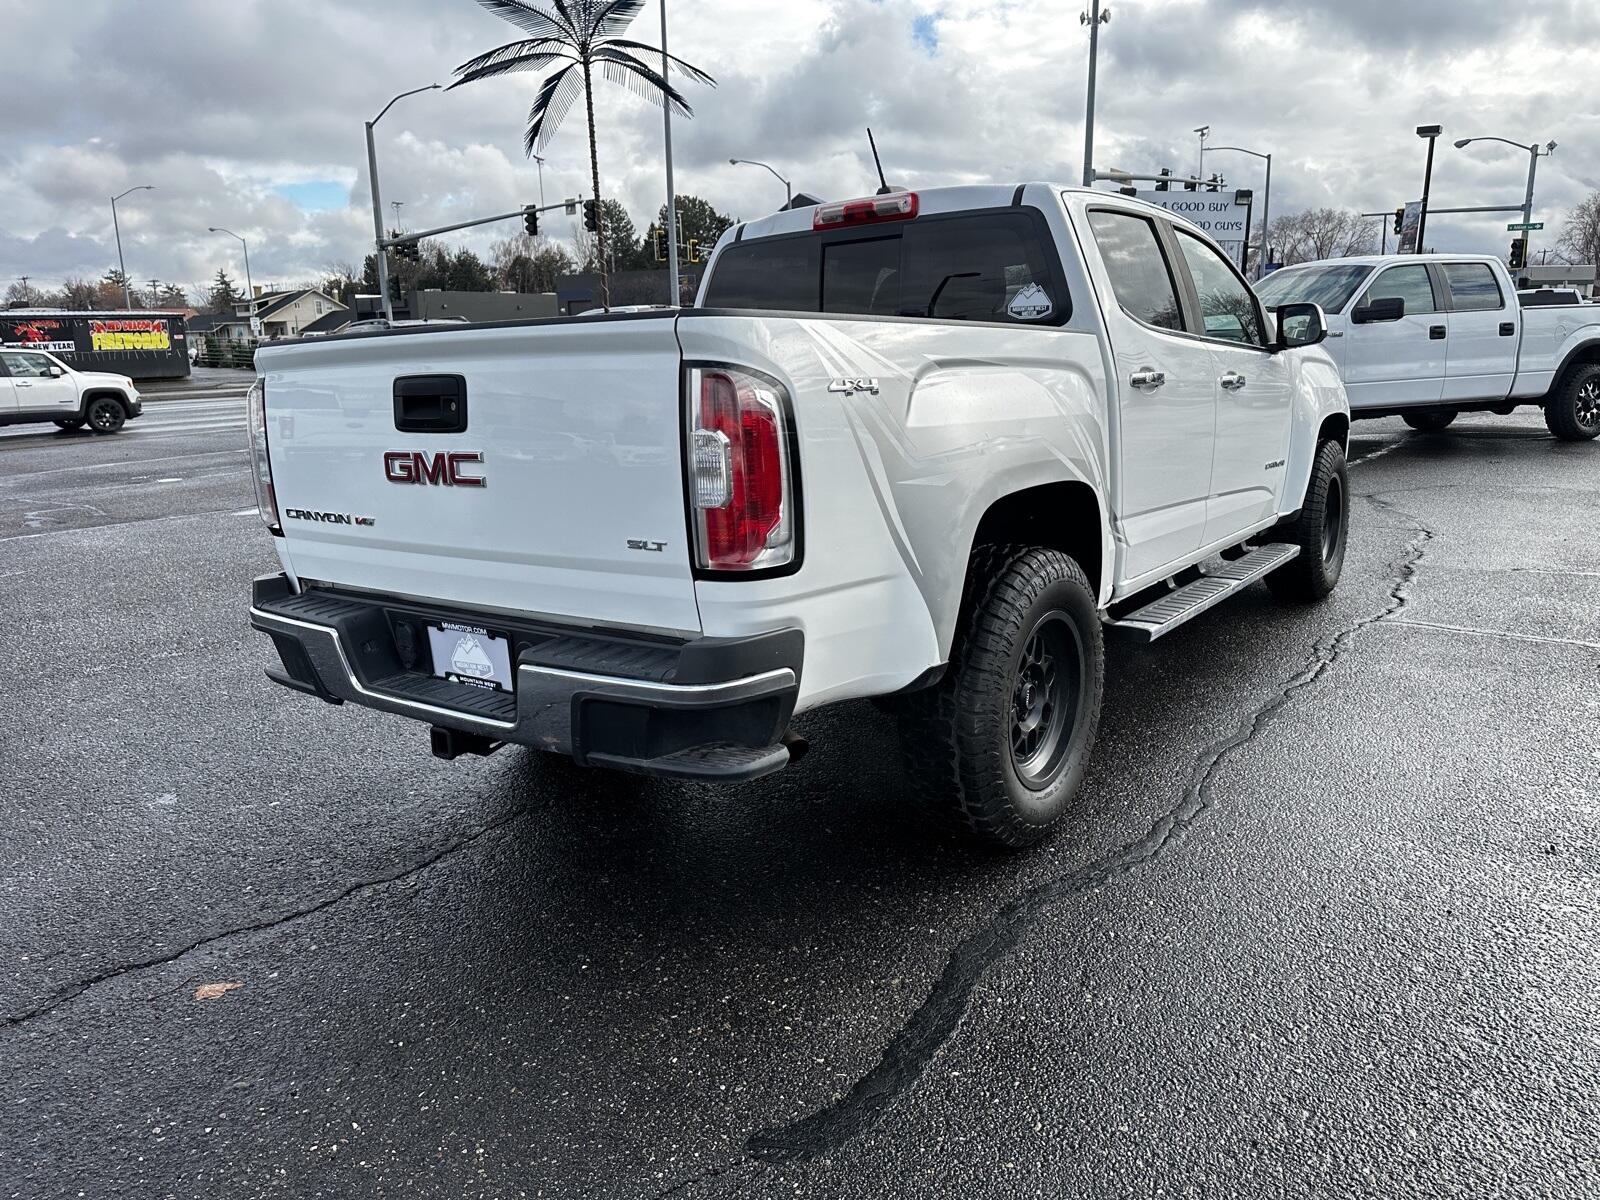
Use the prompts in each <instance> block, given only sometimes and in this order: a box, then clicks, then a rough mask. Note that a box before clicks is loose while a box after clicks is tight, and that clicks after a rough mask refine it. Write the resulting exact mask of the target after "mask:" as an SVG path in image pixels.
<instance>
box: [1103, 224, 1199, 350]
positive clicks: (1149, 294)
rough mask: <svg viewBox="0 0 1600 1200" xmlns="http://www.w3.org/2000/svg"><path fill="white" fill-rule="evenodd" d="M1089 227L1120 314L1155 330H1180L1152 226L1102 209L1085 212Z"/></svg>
mask: <svg viewBox="0 0 1600 1200" xmlns="http://www.w3.org/2000/svg"><path fill="white" fill-rule="evenodd" d="M1089 226H1090V228H1092V229H1093V230H1094V240H1095V244H1096V245H1097V246H1099V247H1100V257H1101V258H1103V259H1104V260H1105V264H1106V273H1107V274H1108V275H1110V276H1111V290H1112V291H1113V292H1115V293H1116V297H1117V303H1118V304H1120V305H1121V306H1122V309H1123V311H1124V312H1126V313H1127V314H1128V315H1129V316H1131V317H1134V318H1135V319H1136V320H1140V321H1143V322H1144V323H1145V324H1146V325H1154V326H1155V327H1156V328H1158V329H1182V328H1183V310H1182V309H1181V308H1180V307H1179V306H1178V288H1177V285H1176V284H1175V283H1173V281H1172V272H1171V271H1169V270H1167V259H1166V255H1164V254H1163V253H1162V252H1161V243H1160V242H1159V241H1158V240H1157V239H1156V227H1155V226H1154V225H1152V224H1151V223H1150V222H1149V221H1148V220H1146V219H1145V218H1144V217H1136V216H1134V215H1133V214H1132V213H1120V212H1108V211H1106V210H1104V209H1097V210H1094V211H1091V212H1090V213H1089Z"/></svg>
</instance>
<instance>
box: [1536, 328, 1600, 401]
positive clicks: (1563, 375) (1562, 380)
mask: <svg viewBox="0 0 1600 1200" xmlns="http://www.w3.org/2000/svg"><path fill="white" fill-rule="evenodd" d="M1593 363H1600V341H1595V342H1590V343H1589V344H1588V345H1587V346H1580V347H1578V349H1576V350H1574V351H1573V352H1572V355H1571V357H1570V358H1568V359H1567V361H1566V362H1564V363H1562V364H1561V369H1560V370H1559V371H1557V372H1556V377H1555V381H1554V382H1553V383H1551V385H1550V390H1549V392H1547V393H1545V394H1546V395H1547V396H1553V395H1555V393H1556V392H1557V391H1559V390H1560V389H1561V388H1562V387H1563V386H1564V385H1565V384H1566V382H1567V376H1569V375H1571V374H1572V373H1573V372H1574V371H1576V370H1577V369H1578V368H1579V367H1586V366H1589V365H1591V364H1593Z"/></svg>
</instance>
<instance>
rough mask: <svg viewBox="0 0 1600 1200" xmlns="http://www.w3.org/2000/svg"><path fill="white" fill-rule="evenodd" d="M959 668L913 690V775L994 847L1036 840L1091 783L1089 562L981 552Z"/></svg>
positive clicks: (1093, 669)
mask: <svg viewBox="0 0 1600 1200" xmlns="http://www.w3.org/2000/svg"><path fill="white" fill-rule="evenodd" d="M967 597H968V599H967V601H966V604H965V607H964V608H963V612H962V616H961V621H960V625H959V627H958V629H957V631H956V644H955V646H954V647H953V648H952V651H951V656H950V669H949V670H948V671H946V672H945V675H944V678H943V679H942V680H941V681H940V682H939V684H938V685H936V686H935V687H932V688H929V689H928V690H926V691H923V692H918V693H915V694H913V695H911V696H908V697H906V698H905V701H904V704H903V707H902V709H901V715H900V725H901V735H902V740H903V741H904V743H905V749H906V754H907V765H908V768H909V774H910V776H911V778H912V780H913V781H914V783H916V784H917V785H918V786H919V787H920V788H921V789H922V790H924V791H926V792H928V793H930V794H932V796H933V797H934V798H935V799H937V800H938V801H939V802H940V803H941V804H942V805H944V806H945V807H946V808H947V809H948V810H949V811H951V812H953V813H954V814H955V815H956V816H958V817H959V818H960V819H961V820H962V821H963V822H964V823H965V825H966V826H967V828H968V829H969V830H971V832H972V833H973V834H975V835H976V836H977V837H978V838H979V839H981V840H982V841H985V842H987V843H989V844H991V845H995V846H1001V847H1006V848H1017V847H1022V846H1027V845H1030V844H1032V843H1033V842H1036V841H1038V840H1039V839H1040V838H1042V837H1044V836H1045V835H1046V834H1048V833H1049V832H1050V831H1051V830H1052V829H1053V828H1055V827H1056V825H1057V824H1058V823H1059V822H1060V821H1061V819H1062V818H1063V817H1064V816H1065V814H1066V812H1067V810H1068V808H1069V807H1070V805H1071V802H1072V799H1073V797H1074V796H1075V795H1076V794H1077V791H1078V787H1079V785H1080V784H1081V783H1082V782H1083V776H1084V771H1085V769H1086V767H1087V765H1088V761H1089V753H1090V751H1091V750H1092V748H1093V746H1094V738H1095V733H1096V731H1097V729H1098V728H1099V724H1100V698H1101V693H1102V692H1103V690H1104V685H1105V660H1104V649H1103V646H1102V643H1101V635H1100V615H1099V611H1098V608H1097V605H1096V602H1095V596H1094V592H1093V590H1092V589H1091V588H1090V586H1089V581H1088V579H1087V577H1085V575H1084V573H1083V569H1082V568H1081V567H1080V566H1079V565H1078V564H1077V563H1076V562H1074V561H1073V560H1072V559H1071V558H1069V557H1068V556H1067V555H1065V554H1062V553H1061V552H1060V551H1057V550H1045V549H1040V548H1037V547H1022V546H991V547H983V548H980V549H979V550H978V551H977V552H976V553H974V555H973V561H972V565H971V568H970V574H969V577H968V583H967Z"/></svg>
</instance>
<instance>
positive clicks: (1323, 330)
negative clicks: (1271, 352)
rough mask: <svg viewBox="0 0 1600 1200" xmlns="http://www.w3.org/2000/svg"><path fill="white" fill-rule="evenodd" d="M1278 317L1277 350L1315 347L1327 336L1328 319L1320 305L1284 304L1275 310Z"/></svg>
mask: <svg viewBox="0 0 1600 1200" xmlns="http://www.w3.org/2000/svg"><path fill="white" fill-rule="evenodd" d="M1275 311H1276V313H1277V317H1278V340H1277V343H1276V344H1275V345H1274V347H1273V348H1274V349H1277V350H1294V349H1296V348H1297V347H1300V346H1315V345H1316V344H1317V343H1318V342H1320V341H1322V340H1323V339H1325V338H1326V337H1327V336H1328V318H1327V317H1325V316H1324V315H1323V313H1322V306H1321V305H1320V304H1285V305H1282V306H1281V307H1279V308H1278V309H1276V310H1275Z"/></svg>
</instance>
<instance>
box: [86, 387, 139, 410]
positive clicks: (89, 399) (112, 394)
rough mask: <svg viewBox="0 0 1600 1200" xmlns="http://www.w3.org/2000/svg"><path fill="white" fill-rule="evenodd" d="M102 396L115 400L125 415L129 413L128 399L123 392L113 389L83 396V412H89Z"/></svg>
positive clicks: (104, 389) (87, 393) (105, 389)
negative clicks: (90, 406) (91, 406)
mask: <svg viewBox="0 0 1600 1200" xmlns="http://www.w3.org/2000/svg"><path fill="white" fill-rule="evenodd" d="M102 396H103V397H105V398H107V399H109V400H115V401H116V402H117V403H118V404H120V405H121V406H122V411H123V412H124V413H126V412H127V411H128V398H127V397H126V396H124V395H123V394H122V393H121V392H118V391H114V390H113V389H111V388H101V389H100V390H99V391H95V392H85V393H84V394H83V411H84V412H88V411H89V405H91V404H93V403H94V402H95V401H96V400H99V399H100V398H101V397H102Z"/></svg>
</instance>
